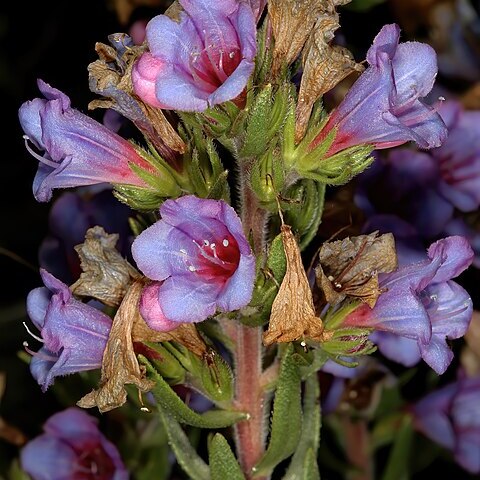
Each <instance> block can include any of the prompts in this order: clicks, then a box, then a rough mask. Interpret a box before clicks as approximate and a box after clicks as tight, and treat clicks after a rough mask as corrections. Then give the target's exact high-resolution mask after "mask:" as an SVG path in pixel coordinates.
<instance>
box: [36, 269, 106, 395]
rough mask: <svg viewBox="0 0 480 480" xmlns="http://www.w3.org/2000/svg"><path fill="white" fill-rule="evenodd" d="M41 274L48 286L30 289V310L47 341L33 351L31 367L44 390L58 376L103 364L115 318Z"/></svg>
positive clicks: (47, 274) (49, 276) (45, 274)
mask: <svg viewBox="0 0 480 480" xmlns="http://www.w3.org/2000/svg"><path fill="white" fill-rule="evenodd" d="M40 274H41V276H42V279H43V282H44V284H45V287H46V288H45V287H40V288H36V289H34V290H32V291H31V292H30V293H29V295H28V298H27V312H28V315H29V317H30V319H31V320H32V322H33V323H34V324H35V326H36V327H37V328H38V330H39V331H40V336H41V338H42V341H43V342H44V346H43V347H42V348H41V349H40V350H39V352H37V353H34V354H33V358H32V361H31V363H30V371H31V372H32V375H33V377H34V378H35V380H37V382H38V383H39V384H40V385H41V386H42V389H43V390H44V391H45V390H46V389H47V388H48V387H49V386H50V385H51V384H52V383H53V381H54V379H55V377H58V376H63V375H68V374H71V373H75V372H81V371H85V370H94V369H97V368H100V367H101V365H102V358H103V351H104V350H105V346H106V344H107V340H108V335H109V333H110V329H111V326H112V320H111V319H110V317H108V316H107V315H105V314H104V313H102V312H100V311H99V310H97V309H96V308H93V307H92V306H90V305H87V304H85V303H82V302H80V301H78V300H76V299H75V298H74V297H73V295H72V292H71V291H70V290H69V288H68V287H67V285H65V284H64V283H62V282H61V281H60V280H57V279H56V278H55V277H54V276H53V275H51V274H50V273H48V272H47V271H46V270H40Z"/></svg>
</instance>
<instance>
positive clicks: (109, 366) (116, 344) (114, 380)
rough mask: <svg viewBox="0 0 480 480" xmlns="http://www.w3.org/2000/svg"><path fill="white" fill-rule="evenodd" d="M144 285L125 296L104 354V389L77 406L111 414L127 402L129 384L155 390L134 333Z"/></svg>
mask: <svg viewBox="0 0 480 480" xmlns="http://www.w3.org/2000/svg"><path fill="white" fill-rule="evenodd" d="M143 285H144V284H143V282H142V281H136V282H135V283H133V285H132V286H131V287H130V288H129V290H128V292H127V294H126V295H125V298H124V299H123V301H122V303H121V305H120V308H119V309H118V311H117V314H116V315H115V318H114V319H113V323H112V329H111V331H110V335H109V337H108V342H107V346H106V348H105V351H104V352H103V360H102V376H101V380H100V387H99V388H98V389H97V390H93V391H92V392H90V393H88V394H87V395H85V396H84V397H83V398H82V399H81V400H80V401H79V402H78V403H77V405H78V406H79V407H83V408H91V407H94V406H97V407H98V409H99V410H100V412H107V411H109V410H112V409H114V408H117V407H120V406H122V405H123V404H124V403H125V402H126V401H127V392H126V390H125V385H126V384H133V385H135V386H136V387H137V388H138V389H139V390H140V391H141V392H148V391H149V390H151V389H152V388H153V387H154V385H155V384H154V382H152V381H151V380H148V379H146V378H145V372H144V371H142V370H141V369H140V366H139V364H138V361H137V357H136V355H135V352H134V350H133V339H132V329H133V326H134V323H135V320H136V319H138V317H140V313H139V311H138V302H139V299H140V295H141V293H142V289H143Z"/></svg>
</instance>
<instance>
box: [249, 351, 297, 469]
mask: <svg viewBox="0 0 480 480" xmlns="http://www.w3.org/2000/svg"><path fill="white" fill-rule="evenodd" d="M293 351H294V349H293V346H292V344H289V345H288V346H287V347H286V349H285V353H284V356H283V359H282V363H281V365H280V374H279V377H278V383H277V390H276V392H275V399H274V401H273V414H272V423H271V433H270V441H269V444H268V447H267V451H266V452H265V454H264V456H263V457H262V459H261V460H260V461H259V463H258V464H257V465H256V466H255V467H254V477H256V476H263V475H270V474H271V473H272V471H273V469H274V468H275V467H276V466H277V465H278V464H279V463H280V462H281V461H282V460H285V459H286V458H288V457H289V456H290V455H292V453H293V452H294V451H295V449H296V447H297V444H298V441H299V438H300V432H301V431H302V405H301V404H302V399H301V379H300V374H299V371H298V367H297V364H296V362H295V359H294V356H293Z"/></svg>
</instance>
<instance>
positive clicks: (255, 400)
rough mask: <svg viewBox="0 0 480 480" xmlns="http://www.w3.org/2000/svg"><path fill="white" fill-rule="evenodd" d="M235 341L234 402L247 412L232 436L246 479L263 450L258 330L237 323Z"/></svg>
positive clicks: (262, 402)
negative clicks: (246, 418) (247, 415)
mask: <svg viewBox="0 0 480 480" xmlns="http://www.w3.org/2000/svg"><path fill="white" fill-rule="evenodd" d="M235 340H236V341H235V344H236V345H235V359H236V362H235V364H236V368H235V382H236V384H235V385H236V389H235V393H236V399H235V403H236V407H237V408H238V409H239V410H241V411H243V412H247V413H248V414H249V418H248V420H245V421H243V422H239V423H237V424H236V425H235V439H236V444H237V450H238V457H239V461H240V465H241V466H242V468H243V471H244V472H245V475H246V478H247V479H250V478H252V468H253V467H254V466H255V464H256V463H257V462H258V461H259V460H260V458H261V456H262V454H263V452H264V450H265V425H264V423H265V391H264V389H263V388H262V385H261V384H260V380H261V374H262V344H261V342H262V329H261V328H258V327H254V328H251V327H247V326H245V325H241V324H240V323H239V324H237V325H236V335H235ZM263 478H265V477H263ZM259 480H260V479H259Z"/></svg>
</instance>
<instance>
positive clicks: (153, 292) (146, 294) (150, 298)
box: [140, 282, 178, 332]
mask: <svg viewBox="0 0 480 480" xmlns="http://www.w3.org/2000/svg"><path fill="white" fill-rule="evenodd" d="M161 285H162V283H161V282H154V283H151V284H150V285H147V286H146V287H145V288H144V289H143V292H142V297H141V299H140V314H141V315H142V317H143V319H144V320H145V322H147V324H148V326H149V327H150V328H152V329H153V330H157V331H159V332H169V331H170V330H174V329H175V328H177V327H178V322H172V321H170V320H168V318H167V317H165V314H164V313H163V311H162V309H161V307H160V304H159V303H158V292H159V289H160V287H161Z"/></svg>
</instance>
